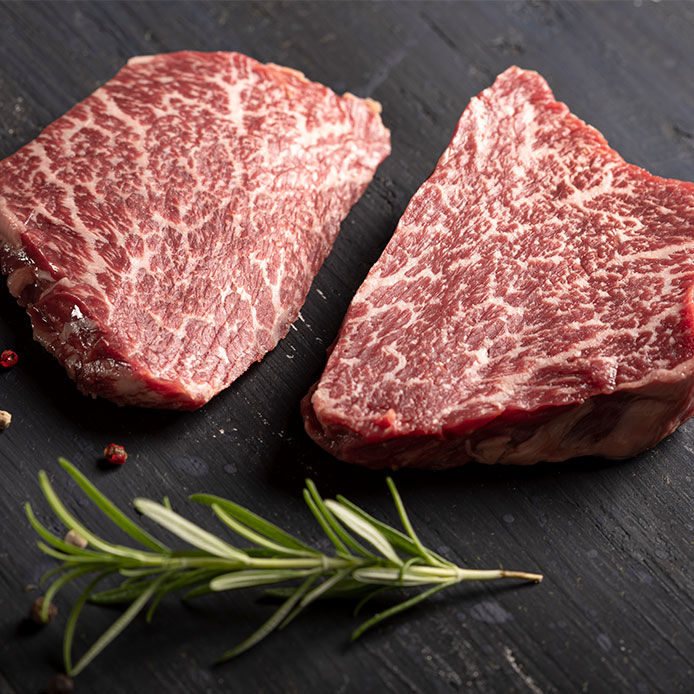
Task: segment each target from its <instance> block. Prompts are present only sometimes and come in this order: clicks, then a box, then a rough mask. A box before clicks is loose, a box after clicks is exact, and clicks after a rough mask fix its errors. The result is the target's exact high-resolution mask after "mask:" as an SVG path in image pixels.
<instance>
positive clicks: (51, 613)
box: [29, 596, 58, 626]
mask: <svg viewBox="0 0 694 694" xmlns="http://www.w3.org/2000/svg"><path fill="white" fill-rule="evenodd" d="M42 610H43V596H41V597H40V598H36V600H34V603H33V605H32V606H31V609H30V610H29V619H30V620H31V621H32V622H34V624H40V625H42V626H43V625H44V624H48V622H52V621H53V620H54V619H55V618H56V616H57V615H58V608H57V607H56V606H55V605H54V604H53V603H52V602H51V603H49V604H48V610H47V611H46V619H43V617H42V615H41V611H42Z"/></svg>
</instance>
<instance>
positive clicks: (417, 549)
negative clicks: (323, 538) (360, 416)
mask: <svg viewBox="0 0 694 694" xmlns="http://www.w3.org/2000/svg"><path fill="white" fill-rule="evenodd" d="M60 464H61V466H62V467H63V468H64V469H65V471H66V472H67V473H68V474H69V475H70V476H71V477H72V478H73V479H74V480H75V481H76V482H77V484H78V486H79V487H80V489H81V490H82V491H83V492H84V494H85V495H86V496H87V497H88V498H89V499H90V500H91V501H92V502H93V503H94V505H95V506H96V507H97V508H98V509H99V510H100V511H102V513H104V515H105V516H106V517H107V518H109V519H110V520H111V521H112V522H113V523H114V524H115V525H116V526H118V527H119V528H121V530H123V531H125V533H126V534H127V535H129V536H130V538H131V539H133V540H135V541H136V542H137V543H139V545H140V547H137V548H136V547H130V546H125V545H117V544H113V543H111V542H108V541H107V540H104V539H103V538H101V537H99V536H98V535H96V534H95V533H93V532H91V531H89V530H88V529H87V528H86V527H85V526H84V525H83V524H82V523H80V521H78V520H77V519H76V518H75V517H74V516H73V515H72V513H70V511H68V509H67V508H66V507H65V505H64V504H63V503H62V502H61V501H60V499H59V497H58V495H57V494H56V493H55V491H54V489H53V487H52V486H51V483H50V482H49V480H48V476H47V475H46V474H45V473H44V472H40V473H39V481H40V485H41V489H42V491H43V494H44V496H45V497H46V500H47V501H48V503H49V504H50V506H51V508H52V509H53V512H54V513H55V515H56V516H57V517H58V518H59V519H60V520H61V521H62V522H63V523H64V524H65V525H66V526H67V527H68V529H69V530H73V531H74V532H76V533H79V535H80V536H81V537H84V538H85V539H86V540H87V541H88V543H89V544H88V546H87V547H78V546H75V545H73V544H70V543H67V542H65V541H64V540H63V539H62V538H60V537H58V536H57V535H54V534H53V533H51V532H50V531H49V530H48V529H47V528H45V527H44V526H43V525H41V523H40V522H39V521H38V520H37V518H36V516H35V515H34V513H33V511H32V509H31V505H30V504H28V503H27V504H26V513H27V517H28V519H29V522H30V523H31V525H32V526H33V528H34V529H35V530H36V532H37V533H38V534H39V536H40V537H41V540H42V541H41V542H39V543H38V546H39V548H40V549H41V550H42V551H43V552H45V553H46V554H48V555H49V556H52V557H55V558H56V559H58V560H60V561H61V562H62V563H61V565H60V566H58V567H56V568H55V569H53V570H52V571H49V572H48V573H47V574H46V576H45V577H44V579H45V580H48V579H49V578H52V579H53V582H52V583H51V585H50V587H49V588H48V590H47V591H46V596H48V599H47V600H46V601H45V602H46V606H47V605H48V602H50V600H52V599H53V598H54V597H55V595H56V594H57V593H58V591H59V590H61V589H62V588H63V587H64V586H65V585H67V584H68V583H71V582H72V581H76V580H79V579H81V578H83V577H90V579H91V580H90V582H89V583H88V584H87V587H86V588H85V589H84V590H83V591H82V593H81V595H80V596H79V598H78V599H77V601H76V602H75V604H74V606H73V608H72V611H71V612H70V615H69V617H68V621H67V625H66V629H65V637H64V642H63V656H64V660H65V669H66V672H67V674H68V675H73V676H74V675H77V674H78V673H80V672H81V671H82V670H84V668H85V667H87V665H89V663H90V662H91V661H92V660H93V659H94V658H95V657H96V656H97V655H98V654H99V653H101V651H102V650H103V649H104V648H106V646H108V644H109V643H110V642H111V641H113V640H114V639H115V638H116V637H117V636H118V635H119V634H120V633H121V632H122V631H123V630H124V629H125V628H126V627H127V626H128V624H129V623H130V622H131V621H132V620H133V619H135V617H136V616H137V615H138V614H139V613H140V612H142V611H143V610H144V609H145V607H147V605H149V608H148V609H147V613H146V616H147V620H148V621H149V620H150V619H151V618H152V615H153V614H154V611H155V610H156V608H157V606H158V604H159V602H160V601H161V599H162V598H163V597H164V596H165V595H167V594H168V593H171V592H174V591H185V594H184V596H183V597H184V598H185V599H191V598H194V597H196V596H199V595H205V594H208V593H214V592H220V591H227V590H237V589H241V588H252V587H258V586H272V585H276V584H287V583H288V584H289V586H287V587H284V588H274V589H270V590H268V591H266V592H267V594H268V595H273V596H275V597H282V598H283V599H284V602H283V604H282V605H281V606H280V607H279V609H278V610H277V611H276V612H275V613H274V614H273V615H272V616H271V617H270V619H268V620H267V621H266V622H265V623H264V624H263V625H262V626H261V627H260V628H259V629H258V630H257V631H255V632H254V633H253V634H251V636H249V637H248V638H247V639H245V640H244V641H243V642H242V643H240V644H239V645H237V646H236V647H234V648H232V649H231V650H229V651H227V652H226V653H224V654H223V655H222V656H221V658H220V661H222V660H228V659H229V658H232V657H233V656H235V655H238V654H240V653H242V652H244V651H246V650H248V649H249V648H251V647H252V646H254V645H255V644H257V643H258V642H259V641H261V640H262V639H263V638H265V637H266V636H267V635H268V634H270V633H272V632H273V631H275V630H278V629H282V628H284V627H285V626H286V625H287V624H289V622H291V621H292V620H293V619H294V618H295V617H296V616H297V615H298V614H299V613H300V612H301V611H302V610H304V609H305V608H306V607H307V606H308V605H310V604H311V603H313V602H315V601H316V600H319V599H323V598H331V597H348V598H351V599H354V600H357V601H358V605H357V610H356V611H355V613H356V612H358V611H359V609H360V608H361V607H363V606H364V605H365V604H366V603H367V602H368V600H369V599H370V598H371V597H373V596H375V595H376V594H378V593H381V592H383V591H386V590H388V589H396V588H420V589H421V590H420V591H419V592H418V593H416V594H415V595H414V596H412V597H410V598H408V599H407V600H404V601H403V602H400V603H398V604H396V605H394V606H392V607H390V608H388V609H385V610H383V611H382V612H379V613H377V614H375V615H374V616H373V617H371V618H370V619H368V620H367V621H366V622H364V623H363V624H362V625H361V626H359V627H358V628H357V629H356V630H355V631H354V632H353V633H352V640H354V639H356V638H358V637H359V636H360V635H361V634H363V633H364V632H365V631H366V630H367V629H371V628H372V627H374V626H375V625H377V624H379V623H380V622H382V621H383V620H385V619H387V618H389V617H391V616H393V615H395V614H398V613H400V612H402V611H404V610H406V609H408V608H410V607H413V606H414V605H416V604H418V603H419V602H422V601H423V600H425V599H426V598H428V597H429V596H431V595H433V594H434V593H436V592H438V591H440V590H444V589H445V588H448V587H450V586H452V585H455V584H457V583H459V582H460V581H470V580H493V579H499V578H518V579H522V580H527V581H535V582H540V581H541V580H542V575H540V574H534V573H525V572H522V571H505V570H502V569H494V570H477V569H466V568H462V567H459V566H456V565H455V564H453V563H452V562H450V561H448V560H447V559H444V558H443V557H441V556H440V555H438V554H436V553H435V552H433V551H432V550H430V549H427V548H426V547H425V546H424V545H423V544H422V542H421V540H420V539H419V537H418V536H417V535H416V533H415V531H414V528H413V527H412V524H411V523H410V520H409V518H408V516H407V513H406V511H405V507H404V505H403V503H402V499H401V498H400V495H399V494H398V491H397V489H396V488H395V484H394V483H393V481H392V480H391V479H390V478H388V487H389V489H390V492H391V494H392V496H393V500H394V502H395V508H396V510H397V513H398V516H399V518H400V522H401V524H402V528H403V530H404V532H403V531H400V530H397V529H396V528H393V527H391V526H390V525H387V524H386V523H383V522H382V521H379V520H377V519H376V518H374V517H373V516H370V515H369V514H368V513H366V512H365V511H363V510H362V509H361V508H359V507H358V506H357V505H355V504H353V503H352V502H351V501H348V500H347V499H345V498H344V497H340V496H338V497H337V499H336V500H331V499H328V500H324V499H322V498H321V496H320V494H319V493H318V490H317V489H316V486H315V485H314V484H313V482H311V481H310V480H307V482H306V489H305V490H304V499H305V501H306V504H307V506H308V507H309V509H310V511H311V512H312V513H313V515H314V516H315V518H316V520H317V521H318V524H319V526H320V527H321V529H322V530H323V532H324V533H325V534H326V535H327V537H328V538H329V539H330V540H331V542H332V544H333V545H334V547H335V554H334V555H329V554H325V553H324V552H321V551H320V550H317V549H315V548H312V547H310V546H309V545H307V544H305V543H304V542H303V541H302V540H300V539H298V538H297V537H294V535H291V534H289V533H288V532H286V531H285V530H282V529H281V528H279V527H277V526H276V525H274V524H273V523H270V522H269V521H267V520H265V519H264V518H261V517H260V516H258V515H256V514H255V513H253V512H252V511H249V510H248V509H246V508H244V507H243V506H239V505H238V504H235V503H234V502H232V501H229V500H228V499H223V498H221V497H218V496H214V495H212V494H194V495H193V496H191V499H192V500H193V501H195V502H198V503H200V504H204V505H207V506H209V507H210V508H211V510H212V512H213V514H214V516H216V518H217V519H218V520H219V521H220V522H221V523H223V524H224V525H225V526H227V529H229V530H232V531H233V532H234V533H235V534H236V535H238V536H240V537H241V538H243V540H244V541H245V542H246V543H247V544H246V546H244V547H236V546H234V545H232V544H229V542H227V540H226V539H222V538H221V537H218V536H217V535H215V534H214V533H212V532H210V531H208V530H204V529H203V528H201V527H200V526H198V525H196V524H195V523H193V522H191V521H189V520H187V519H186V518H184V517H183V516H181V515H180V514H178V513H177V512H175V511H174V510H173V509H172V508H171V504H170V503H169V502H168V499H166V498H165V499H164V503H163V504H160V503H158V502H155V501H151V500H149V499H136V500H135V501H134V505H135V507H136V508H137V510H138V511H139V512H140V513H141V514H142V515H144V516H147V517H148V518H150V519H151V520H153V521H154V522H155V523H156V524H157V525H159V526H161V527H162V528H164V529H166V530H167V531H169V532H170V533H172V534H173V535H175V536H177V537H178V538H179V539H181V540H183V541H184V542H186V543H187V544H188V545H191V546H192V547H193V549H188V550H183V551H174V550H172V549H169V547H168V546H167V545H165V544H163V543H162V542H161V541H160V540H158V539H156V538H155V537H153V536H152V535H151V534H150V533H148V532H147V531H146V530H144V529H143V528H141V527H140V526H139V525H138V524H137V523H135V522H134V521H132V520H131V519H130V518H128V516H126V515H125V514H124V513H123V512H122V511H121V510H120V509H118V508H117V507H116V506H115V505H114V504H113V503H112V502H111V501H109V500H108V499H107V498H106V497H105V496H104V495H103V494H101V493H100V492H99V491H98V490H97V489H96V487H94V485H93V484H91V482H89V480H87V478H86V477H85V476H84V475H83V474H82V473H81V472H79V470H77V468H75V467H74V466H73V465H72V464H71V463H69V462H68V461H67V460H65V459H63V458H61V459H60ZM113 576H120V577H121V580H120V583H119V584H117V585H115V586H112V587H109V588H104V589H100V590H97V586H98V584H100V583H101V582H102V580H105V579H108V578H110V577H113ZM87 602H91V603H95V604H99V605H108V604H125V605H127V608H126V609H125V611H124V612H123V613H122V614H121V615H120V616H119V617H118V618H117V619H116V621H115V622H114V623H113V624H112V625H111V626H110V627H109V628H108V629H107V630H106V631H105V632H104V633H103V634H102V635H101V636H100V637H99V638H98V639H97V640H96V642H95V643H94V645H93V646H92V647H91V648H89V649H88V650H87V652H86V653H85V654H84V655H83V656H82V657H81V658H80V659H79V660H78V661H77V662H76V663H75V664H73V662H72V640H73V636H74V633H75V627H76V624H77V621H78V619H79V616H80V614H81V612H82V609H83V608H84V606H85V605H86V603H87Z"/></svg>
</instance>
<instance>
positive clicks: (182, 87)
mask: <svg viewBox="0 0 694 694" xmlns="http://www.w3.org/2000/svg"><path fill="white" fill-rule="evenodd" d="M379 111H380V107H379V105H378V104H376V103H375V102H373V101H370V100H364V99H357V98H356V97H353V96H351V95H349V94H346V95H345V96H343V97H339V96H337V95H336V94H334V93H333V92H332V91H331V90H330V89H328V88H327V87H324V86H322V85H320V84H316V83H314V82H310V81H308V80H307V79H306V78H304V76H303V75H301V74H300V73H298V72H296V71H294V70H290V69H287V68H283V67H279V66H276V65H262V64H260V63H258V62H256V61H255V60H252V59H251V58H248V57H246V56H243V55H240V54H238V53H208V54H205V53H192V52H182V53H175V54H168V55H158V56H148V57H139V58H133V59H132V60H130V61H129V62H128V64H127V66H126V67H124V68H123V69H122V70H121V71H120V72H119V73H118V74H117V75H116V76H115V77H114V78H113V79H111V80H110V81H109V82H108V83H107V84H105V85H104V86H103V87H101V88H100V89H98V90H97V91H96V92H94V94H92V95H91V96H89V97H88V98H87V99H86V100H85V101H83V102H82V103H80V104H78V105H77V106H75V107H74V108H73V109H71V110H70V111H69V112H68V113H67V114H66V115H65V116H63V117H62V118H59V119H58V120H57V121H55V122H54V123H52V124H51V125H50V126H48V127H47V128H46V129H45V130H44V132H43V133H41V135H39V137H38V138H37V139H36V140H34V141H33V142H31V143H29V144H28V145H26V146H25V147H24V148H22V149H21V150H20V151H19V152H17V153H16V154H14V155H12V156H10V157H9V158H7V159H5V160H4V161H3V162H0V269H2V271H3V272H4V273H5V274H7V275H8V286H9V288H10V291H11V293H12V294H13V295H14V296H16V297H17V298H18V300H19V302H20V303H21V304H22V305H23V306H25V307H26V309H27V311H28V313H29V316H30V318H31V321H32V325H33V329H34V336H35V338H36V339H37V340H38V341H40V342H41V343H42V344H43V345H44V346H45V347H46V348H47V349H48V350H49V351H50V352H52V353H53V354H54V355H55V356H56V357H57V358H58V359H59V360H60V362H61V363H62V364H63V366H64V367H65V368H66V370H67V372H68V374H69V375H70V376H71V377H72V378H73V379H75V381H76V382H77V385H78V386H79V388H80V389H81V390H82V391H84V392H85V393H90V394H92V395H100V396H103V397H106V398H109V399H111V400H113V401H114V402H117V403H119V404H129V405H143V406H150V407H167V408H181V409H192V408H195V407H198V406H200V405H202V404H204V403H205V402H206V401H207V400H209V399H210V398H211V397H212V396H213V395H214V394H215V393H217V392H218V391H220V390H221V389H222V388H224V387H226V386H227V385H228V384H229V383H231V382H232V381H233V380H234V379H236V378H237V377H238V376H239V375H241V374H242V373H243V372H244V371H245V370H246V369H247V368H248V367H249V366H250V364H251V363H253V362H254V361H257V360H260V359H261V358H262V357H263V355H264V354H265V353H266V352H268V351H269V350H271V349H272V348H273V347H274V346H275V345H276V344H277V342H278V340H280V338H282V337H283V336H284V335H285V334H286V333H287V331H288V329H289V326H290V324H291V323H292V321H294V320H295V319H296V318H297V315H298V312H299V309H300V308H301V305H302V304H303V302H304V299H305V298H306V295H307V293H308V290H309V287H310V285H311V282H312V280H313V278H314V276H315V274H316V273H317V271H318V269H319V267H320V266H321V263H322V262H323V260H324V258H325V256H326V255H327V254H328V252H329V251H330V249H331V247H332V244H333V241H334V240H335V236H336V235H337V232H338V229H339V225H340V222H341V221H342V219H343V218H344V217H345V216H346V214H347V212H348V211H349V209H350V207H351V206H352V205H353V204H354V202H355V201H356V200H357V198H359V196H360V195H361V193H362V192H363V190H364V188H365V187H366V185H367V184H368V182H369V181H370V180H371V178H372V176H373V174H374V172H375V170H376V167H377V166H378V165H379V163H380V162H381V161H382V160H383V159H384V157H385V156H387V154H388V153H389V151H390V142H389V134H388V131H387V130H386V129H385V128H384V127H383V124H382V123H381V119H380V117H379Z"/></svg>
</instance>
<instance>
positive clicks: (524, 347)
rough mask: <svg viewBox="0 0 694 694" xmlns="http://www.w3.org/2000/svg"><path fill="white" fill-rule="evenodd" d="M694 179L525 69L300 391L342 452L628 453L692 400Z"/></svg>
mask: <svg viewBox="0 0 694 694" xmlns="http://www.w3.org/2000/svg"><path fill="white" fill-rule="evenodd" d="M693 287H694V184H692V183H682V182H681V181H673V180H667V179H663V178H658V177H656V176H652V175H651V174H649V173H647V172H646V171H644V170H643V169H640V168H638V167H636V166H633V165H632V164H627V163H626V162H625V161H624V160H623V159H622V158H621V157H620V156H619V154H617V152H615V151H614V150H612V149H610V148H609V147H608V146H607V142H606V141H605V138H604V137H603V136H602V135H601V134H600V133H599V132H598V131H597V130H595V129H594V128H591V127H590V126H588V125H586V124H585V123H584V122H583V121H581V120H580V119H579V118H577V117H576V116H574V115H572V114H571V113H570V112H569V111H568V109H567V107H566V106H565V105H564V104H561V103H558V102H557V101H555V100H554V97H553V96H552V92H551V91H550V89H549V87H548V86H547V84H546V82H545V81H544V80H543V79H542V77H540V75H538V74H537V73H535V72H527V71H524V70H520V69H518V68H516V67H512V68H510V69H509V70H507V71H506V72H504V73H503V74H502V75H501V76H500V77H499V78H498V79H497V80H496V82H495V83H494V85H493V86H492V87H491V88H489V89H487V90H485V91H483V92H482V93H481V94H480V95H479V96H478V97H476V98H474V99H473V100H472V101H471V102H470V105H469V106H468V107H467V109H466V110H465V112H464V113H463V115H462V117H461V119H460V122H459V123H458V126H457V129H456V131H455V134H454V136H453V140H452V141H451V144H450V145H449V147H448V149H447V150H446V151H445V152H444V154H443V156H442V157H441V160H440V161H439V163H438V165H437V167H436V169H435V171H434V173H433V174H432V175H431V177H430V178H429V180H428V181H427V182H426V183H424V185H423V186H422V187H421V188H420V189H419V190H418V191H417V193H416V194H415V196H414V197H413V198H412V200H411V202H410V204H409V206H408V208H407V210H406V211H405V214H404V216H403V217H402V219H401V220H400V223H399V225H398V228H397V230H396V232H395V234H394V236H393V238H392V240H391V242H390V243H389V245H388V246H387V248H386V250H385V251H384V253H383V255H382V256H381V258H380V259H379V261H378V262H377V263H376V265H375V266H374V267H373V268H372V270H371V272H370V273H369V275H368V277H367V279H366V281H365V282H364V284H363V285H362V286H361V288H360V289H359V291H358V293H357V295H356V296H355V298H354V300H353V302H352V304H351V306H350V308H349V311H348V313H347V315H346V318H345V320H344V323H343V325H342V328H341V329H340V333H339V337H338V339H337V341H336V343H335V344H334V347H333V349H332V352H331V354H330V357H329V360H328V363H327V366H326V369H325V372H324V373H323V375H322V376H321V378H320V381H319V382H318V384H317V385H316V386H315V387H314V389H313V391H312V392H311V393H310V394H309V395H308V396H307V398H306V399H305V401H304V405H303V410H304V416H305V423H306V427H307V430H308V432H309V433H310V434H311V436H312V437H313V438H314V439H315V440H316V441H317V442H318V443H319V444H321V445H322V446H323V447H325V448H326V449H327V450H329V451H330V452H332V453H333V454H334V455H336V456H337V457H339V458H342V459H343V460H347V461H351V462H355V463H361V464H364V465H369V466H372V467H386V466H388V467H400V466H412V467H427V468H441V467H448V466H453V465H458V464H460V463H465V462H466V461H470V460H475V461H480V462H483V463H534V462H537V461H543V460H544V461H557V460H564V459H566V458H571V457H574V456H581V455H598V456H606V457H610V458H623V457H627V456H631V455H633V454H635V453H638V452H639V451H642V450H644V449H646V448H648V447H650V446H653V445H655V444H656V443H657V442H658V441H660V440H661V439H662V438H663V437H664V436H667V435H668V434H669V433H670V432H672V431H673V430H674V429H675V428H676V427H677V426H679V425H680V424H681V423H682V422H684V421H685V420H686V419H687V418H688V417H690V416H691V414H692V411H693V402H694V392H693V391H694V376H693V375H694V322H693V314H692V288H693Z"/></svg>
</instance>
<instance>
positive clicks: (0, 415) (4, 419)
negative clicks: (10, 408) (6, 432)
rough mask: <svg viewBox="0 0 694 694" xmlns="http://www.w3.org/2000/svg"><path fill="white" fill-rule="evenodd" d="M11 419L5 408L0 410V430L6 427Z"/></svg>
mask: <svg viewBox="0 0 694 694" xmlns="http://www.w3.org/2000/svg"><path fill="white" fill-rule="evenodd" d="M11 421H12V415H11V414H10V413H9V412H5V410H0V431H2V430H3V429H7V427H8V426H10V422H11Z"/></svg>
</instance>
